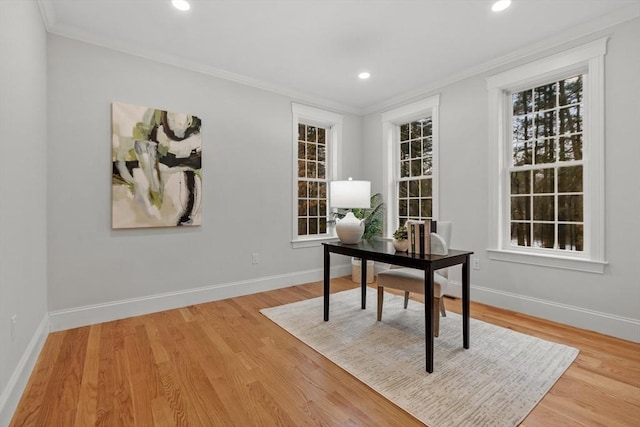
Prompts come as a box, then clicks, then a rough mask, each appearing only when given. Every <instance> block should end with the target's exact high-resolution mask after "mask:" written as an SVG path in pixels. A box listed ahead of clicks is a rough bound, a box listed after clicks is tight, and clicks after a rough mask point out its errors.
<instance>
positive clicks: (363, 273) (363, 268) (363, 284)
mask: <svg viewBox="0 0 640 427" xmlns="http://www.w3.org/2000/svg"><path fill="white" fill-rule="evenodd" d="M360 289H361V290H362V297H361V300H362V303H361V306H362V309H363V310H364V309H365V308H367V260H366V259H364V258H360Z"/></svg>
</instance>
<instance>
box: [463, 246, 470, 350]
mask: <svg viewBox="0 0 640 427" xmlns="http://www.w3.org/2000/svg"><path fill="white" fill-rule="evenodd" d="M469 270H470V269H469V255H467V256H466V258H465V260H464V263H463V264H462V346H463V347H464V348H469V307H470V303H469V299H470V293H471V274H470V271H469Z"/></svg>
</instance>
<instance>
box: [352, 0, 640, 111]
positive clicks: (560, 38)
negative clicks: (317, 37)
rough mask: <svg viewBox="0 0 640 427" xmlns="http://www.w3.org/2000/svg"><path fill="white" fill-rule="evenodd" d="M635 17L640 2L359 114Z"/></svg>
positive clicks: (410, 99) (547, 50)
mask: <svg viewBox="0 0 640 427" xmlns="http://www.w3.org/2000/svg"><path fill="white" fill-rule="evenodd" d="M638 17H640V3H639V4H635V5H630V6H628V7H625V8H622V9H620V10H618V11H615V12H612V13H610V14H608V15H604V16H602V17H600V18H598V19H597V20H596V21H590V22H588V23H585V24H582V25H579V26H576V27H573V28H571V29H569V30H567V31H564V32H562V33H561V34H559V35H557V36H555V37H552V38H547V39H545V40H542V41H540V42H537V43H535V44H532V45H529V46H527V47H525V48H522V49H518V50H516V51H514V52H512V53H509V54H507V55H504V56H501V57H499V58H496V59H493V60H491V61H487V62H485V63H483V64H480V65H477V66H475V67H472V68H469V69H468V70H466V71H464V72H461V73H457V74H453V75H451V76H449V77H447V78H445V79H441V80H438V81H436V82H434V83H431V84H429V85H426V86H423V87H421V88H418V89H414V90H411V91H409V92H405V93H403V94H400V95H398V96H395V97H393V98H389V99H388V100H386V101H382V102H380V103H378V104H375V105H372V106H370V107H368V108H364V109H363V111H362V115H369V114H373V113H380V112H383V111H386V110H389V109H391V108H394V107H397V106H399V105H402V104H405V103H408V102H413V101H416V100H418V99H422V98H424V97H425V96H427V95H430V94H432V93H434V92H436V91H440V90H441V89H442V88H443V87H445V86H449V85H451V84H453V83H456V82H459V81H461V80H465V79H468V78H470V77H474V76H477V75H480V74H483V73H486V72H489V71H493V70H496V69H498V68H500V67H504V66H506V65H510V64H513V63H516V62H518V61H523V60H532V59H536V58H535V57H536V56H537V55H541V54H546V53H554V52H551V51H553V50H554V49H557V48H560V47H565V46H566V47H573V44H575V43H576V42H577V41H580V42H581V43H582V42H584V41H585V40H581V39H584V38H586V37H588V36H590V35H594V34H596V33H598V32H601V31H605V30H607V29H609V28H611V27H613V26H615V25H618V24H622V23H624V22H627V21H631V20H633V19H636V18H638Z"/></svg>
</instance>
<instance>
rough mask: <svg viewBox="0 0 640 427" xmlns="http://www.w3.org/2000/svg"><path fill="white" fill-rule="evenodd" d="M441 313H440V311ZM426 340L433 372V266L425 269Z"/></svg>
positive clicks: (428, 369)
mask: <svg viewBox="0 0 640 427" xmlns="http://www.w3.org/2000/svg"><path fill="white" fill-rule="evenodd" d="M438 315H440V313H438ZM424 341H425V347H426V354H427V363H426V365H427V367H426V368H427V372H429V373H431V372H433V344H434V343H433V268H431V264H428V266H427V269H426V270H425V271H424Z"/></svg>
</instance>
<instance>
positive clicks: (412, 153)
mask: <svg viewBox="0 0 640 427" xmlns="http://www.w3.org/2000/svg"><path fill="white" fill-rule="evenodd" d="M398 128H399V129H398V130H399V132H400V138H399V142H398V144H397V145H396V147H397V150H398V151H399V153H398V156H397V157H396V158H397V159H398V160H399V164H398V168H399V170H400V173H399V174H397V178H396V185H395V187H396V189H395V190H396V194H397V195H398V196H397V199H396V200H397V209H398V221H397V222H396V224H395V226H396V227H399V226H400V225H404V223H405V222H407V220H408V219H427V218H428V219H430V218H431V217H432V213H433V192H432V188H433V180H432V174H433V123H432V119H431V117H426V118H423V119H419V120H415V121H412V122H410V123H403V124H401V125H399V126H398Z"/></svg>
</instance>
